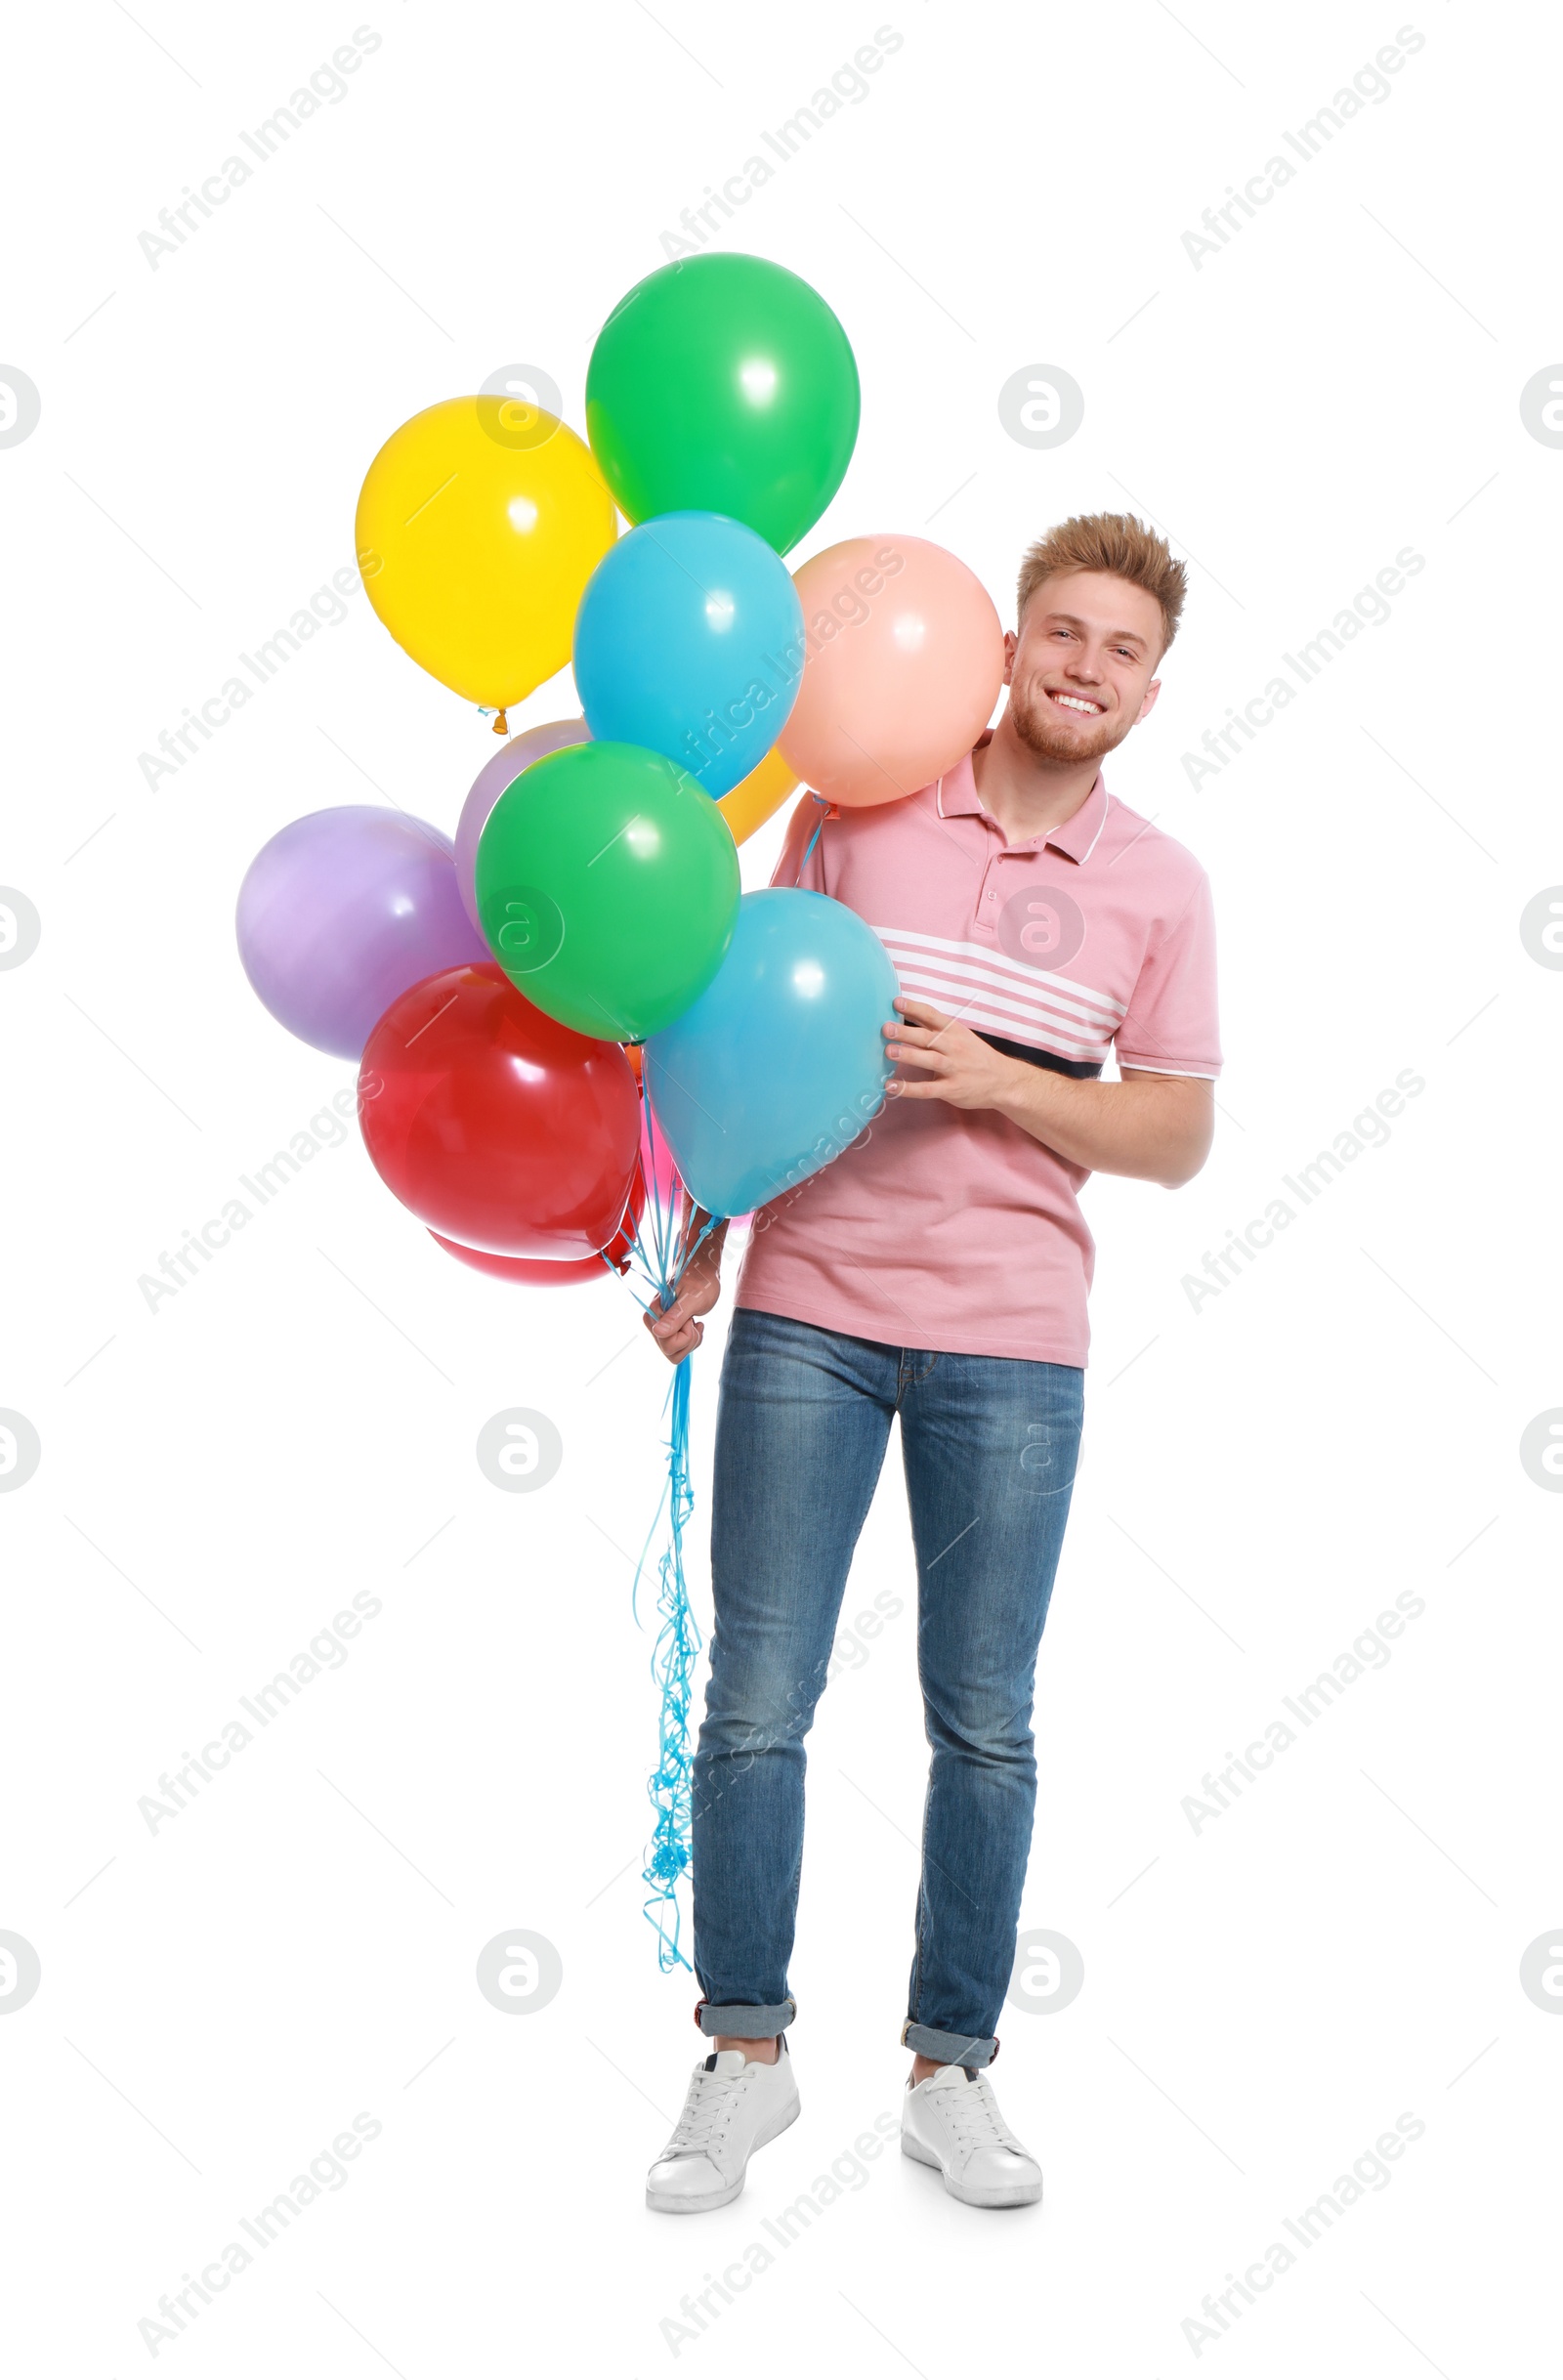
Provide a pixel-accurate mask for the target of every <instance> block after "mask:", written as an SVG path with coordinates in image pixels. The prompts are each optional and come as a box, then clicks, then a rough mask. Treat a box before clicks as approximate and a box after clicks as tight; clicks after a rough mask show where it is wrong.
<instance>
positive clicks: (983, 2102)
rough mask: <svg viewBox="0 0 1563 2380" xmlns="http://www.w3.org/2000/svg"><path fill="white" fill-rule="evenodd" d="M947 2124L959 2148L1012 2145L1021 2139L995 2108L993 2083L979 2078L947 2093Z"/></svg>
mask: <svg viewBox="0 0 1563 2380" xmlns="http://www.w3.org/2000/svg"><path fill="white" fill-rule="evenodd" d="M950 2130H951V2131H952V2132H953V2133H954V2135H955V2139H956V2142H957V2144H958V2145H959V2146H960V2147H962V2148H1012V2149H1014V2150H1015V2151H1016V2152H1017V2154H1019V2153H1020V2143H1019V2142H1018V2141H1017V2140H1016V2139H1014V2137H1013V2136H1012V2134H1011V2132H1010V2130H1009V2127H1008V2125H1007V2124H1006V2123H1005V2121H1004V2119H1003V2117H1002V2116H1001V2115H1000V2114H999V2112H998V2102H997V2101H996V2100H995V2099H994V2097H993V2085H992V2083H989V2082H985V2081H978V2082H975V2083H973V2084H972V2085H971V2086H970V2088H969V2089H968V2090H965V2091H952V2092H951V2093H950Z"/></svg>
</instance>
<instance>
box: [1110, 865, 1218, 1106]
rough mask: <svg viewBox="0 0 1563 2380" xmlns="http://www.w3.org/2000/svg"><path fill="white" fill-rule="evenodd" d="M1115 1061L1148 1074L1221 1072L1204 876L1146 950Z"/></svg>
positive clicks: (1212, 932) (1210, 912)
mask: <svg viewBox="0 0 1563 2380" xmlns="http://www.w3.org/2000/svg"><path fill="white" fill-rule="evenodd" d="M1117 1052H1118V1062H1119V1065H1120V1066H1133V1067H1138V1068H1140V1069H1142V1070H1143V1071H1144V1072H1145V1073H1147V1074H1157V1075H1203V1076H1204V1077H1205V1078H1206V1080H1207V1081H1209V1082H1212V1083H1213V1082H1214V1081H1215V1079H1216V1077H1217V1076H1218V1075H1219V1074H1220V1072H1221V1039H1220V1032H1219V1028H1218V1025H1217V1020H1216V1000H1215V916H1214V911H1213V908H1212V904H1211V900H1210V885H1209V879H1208V878H1207V877H1206V876H1204V875H1203V874H1202V876H1201V877H1200V881H1199V883H1198V884H1197V885H1196V886H1195V889H1194V892H1193V893H1192V895H1191V896H1190V898H1189V901H1188V902H1187V904H1186V906H1185V907H1184V909H1183V911H1182V914H1180V915H1179V916H1178V917H1177V918H1176V920H1175V921H1174V922H1173V923H1172V924H1171V925H1169V926H1168V927H1167V929H1166V932H1165V933H1164V934H1163V935H1162V939H1161V941H1160V942H1157V943H1154V944H1153V945H1152V947H1151V948H1150V950H1148V951H1147V953H1146V955H1145V958H1144V961H1143V963H1142V964H1141V967H1140V972H1139V975H1138V978H1137V979H1136V982H1135V986H1134V990H1133V992H1132V993H1131V995H1130V997H1129V1004H1128V1010H1127V1013H1126V1014H1125V1016H1124V1018H1123V1022H1122V1023H1121V1025H1119V1029H1118V1034H1117Z"/></svg>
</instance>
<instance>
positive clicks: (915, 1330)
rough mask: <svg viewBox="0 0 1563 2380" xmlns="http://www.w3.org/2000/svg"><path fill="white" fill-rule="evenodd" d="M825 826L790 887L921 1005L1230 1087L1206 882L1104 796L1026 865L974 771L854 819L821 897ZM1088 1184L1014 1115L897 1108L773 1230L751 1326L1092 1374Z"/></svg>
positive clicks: (1025, 1039)
mask: <svg viewBox="0 0 1563 2380" xmlns="http://www.w3.org/2000/svg"><path fill="white" fill-rule="evenodd" d="M986 740H987V739H986V738H984V739H983V741H984V742H986ZM821 815H822V813H821V810H820V808H819V805H818V804H817V803H816V802H814V801H811V800H808V799H807V798H805V799H804V800H802V801H800V802H799V803H798V805H797V808H796V811H795V813H794V816H793V819H792V822H791V826H790V829H789V830H788V834H787V838H786V843H785V845H784V847H783V850H782V854H781V860H780V862H779V863H778V866H777V870H776V873H775V875H774V876H773V877H772V879H771V880H772V882H773V883H774V884H793V883H797V882H801V883H802V884H803V885H804V886H805V887H806V888H808V889H809V890H812V891H814V892H823V893H828V894H829V895H830V896H831V898H832V899H833V900H836V901H841V902H844V903H845V905H846V907H847V908H848V909H853V910H856V911H857V913H858V914H859V916H860V917H862V918H864V919H865V920H866V923H867V924H869V925H871V926H872V927H873V930H874V932H875V933H876V934H877V935H878V936H879V939H880V941H881V942H882V943H883V944H884V946H885V948H886V950H887V951H888V952H889V954H890V956H891V959H892V960H893V961H894V964H895V969H896V973H897V975H898V976H899V978H900V981H901V989H902V991H903V993H905V994H906V995H908V997H910V998H915V999H926V1000H931V1001H933V1002H934V1004H935V1005H936V1006H938V1007H940V1008H942V1009H943V1010H944V1012H945V1014H946V1015H947V1016H955V1017H958V1018H959V1019H960V1020H961V1021H962V1023H964V1024H966V1025H969V1026H970V1027H971V1028H972V1030H973V1031H974V1032H977V1033H982V1034H985V1035H987V1036H988V1037H989V1038H990V1039H992V1040H996V1041H1001V1042H1008V1043H1009V1044H1011V1046H1012V1048H1016V1049H1026V1050H1035V1051H1038V1052H1044V1053H1046V1058H1047V1061H1048V1062H1049V1063H1050V1064H1051V1065H1052V1066H1053V1067H1054V1068H1055V1070H1058V1071H1063V1072H1066V1073H1069V1074H1072V1075H1082V1076H1083V1075H1095V1074H1098V1073H1100V1071H1101V1068H1102V1065H1103V1062H1104V1061H1105V1060H1106V1059H1107V1057H1108V1056H1109V1055H1110V1053H1112V1052H1115V1051H1116V1053H1117V1056H1118V1060H1119V1064H1120V1065H1122V1066H1131V1067H1138V1068H1143V1069H1145V1070H1146V1071H1148V1072H1151V1073H1155V1074H1172V1075H1201V1076H1204V1077H1206V1078H1208V1079H1210V1080H1214V1078H1215V1077H1216V1076H1217V1075H1218V1074H1219V1073H1220V1071H1221V1054H1220V1046H1219V1042H1218V1041H1217V1035H1216V1006H1215V948H1214V935H1213V931H1212V924H1211V914H1210V891H1209V885H1208V883H1207V881H1206V878H1205V875H1204V870H1203V869H1202V868H1201V867H1200V865H1199V863H1198V861H1197V860H1196V859H1195V858H1194V857H1193V855H1192V854H1191V853H1189V852H1187V851H1185V850H1184V848H1183V846H1182V845H1181V843H1175V842H1174V841H1173V840H1172V838H1171V836H1170V835H1166V834H1161V833H1159V832H1158V831H1157V829H1156V828H1155V827H1153V826H1152V825H1151V824H1150V823H1149V821H1148V820H1146V819H1143V818H1140V817H1138V816H1137V815H1136V813H1135V812H1134V811H1132V810H1129V809H1126V808H1125V807H1124V805H1123V804H1122V803H1121V802H1119V801H1115V800H1114V799H1113V797H1112V795H1111V794H1110V793H1109V792H1108V790H1107V786H1106V785H1105V784H1104V782H1103V780H1102V779H1101V778H1100V777H1098V779H1097V781H1096V784H1095V786H1093V787H1092V789H1091V791H1090V793H1089V794H1088V795H1087V797H1086V799H1085V802H1084V804H1083V805H1082V807H1081V808H1080V809H1078V810H1077V812H1076V814H1075V816H1074V817H1073V818H1072V819H1070V820H1069V821H1068V822H1067V823H1066V824H1065V825H1064V826H1062V827H1058V828H1055V829H1053V831H1052V832H1051V833H1048V834H1040V835H1036V836H1035V837H1034V838H1033V840H1032V841H1030V842H1028V843H1017V844H1014V845H1007V844H1006V843H1005V840H1004V834H1003V829H1002V828H1000V827H999V826H998V825H997V824H996V823H995V821H994V820H993V819H992V818H990V816H989V815H988V812H987V811H986V810H985V809H984V808H983V806H982V804H981V802H980V801H979V800H978V797H977V787H976V784H975V782H974V780H973V776H972V766H971V759H970V756H969V755H968V757H967V758H966V759H964V760H962V761H961V762H960V763H959V764H958V765H957V766H956V767H955V768H953V769H951V770H950V771H949V773H948V774H947V775H946V776H945V777H943V778H941V779H940V781H939V783H938V784H937V785H931V786H924V787H923V789H922V791H921V792H919V793H913V794H911V795H909V796H908V798H907V799H906V800H904V801H895V802H885V803H882V804H880V805H878V806H876V807H874V808H872V809H866V810H844V811H841V812H840V813H838V814H832V815H830V816H829V817H828V818H827V819H826V823H825V825H824V829H823V830H822V832H821V834H820V838H819V840H818V842H817V843H816V844H815V847H814V850H813V852H812V854H811V855H810V857H809V860H808V863H807V865H806V866H805V867H804V868H803V871H802V875H801V877H800V875H799V862H800V860H801V859H802V857H803V853H804V850H805V848H806V846H807V844H808V841H809V837H810V836H811V835H812V834H813V832H814V829H815V827H816V825H817V824H818V822H819V820H820V817H821ZM911 1079H912V1080H918V1079H922V1080H926V1079H927V1078H917V1077H915V1076H913V1077H912V1078H911ZM1086 1179H1087V1173H1086V1170H1085V1169H1084V1168H1082V1167H1079V1166H1073V1165H1070V1164H1068V1163H1067V1162H1066V1161H1065V1160H1064V1159H1063V1158H1061V1157H1057V1156H1055V1155H1054V1153H1053V1152H1052V1150H1051V1149H1047V1148H1044V1147H1043V1146H1042V1144H1041V1142H1040V1141H1038V1140H1034V1139H1033V1138H1032V1136H1031V1134H1030V1133H1029V1132H1024V1131H1022V1130H1021V1127H1020V1126H1019V1125H1017V1124H1011V1123H1010V1122H1009V1121H1008V1120H1007V1118H1005V1117H1002V1116H999V1115H996V1114H994V1113H993V1110H992V1109H986V1110H984V1109H979V1110H973V1111H967V1110H965V1109H961V1108H955V1107H950V1106H949V1105H947V1103H946V1102H945V1101H944V1100H939V1099H926V1100H924V1099H914V1100H894V1099H892V1100H890V1101H888V1102H887V1103H886V1105H885V1108H884V1110H883V1112H882V1114H880V1115H879V1116H877V1117H875V1119H874V1121H873V1123H872V1124H871V1125H870V1126H868V1128H867V1129H866V1131H865V1132H863V1133H862V1134H861V1135H860V1136H859V1138H858V1139H857V1140H855V1141H854V1142H853V1144H852V1146H851V1147H850V1148H849V1149H848V1150H846V1151H845V1153H844V1154H843V1155H842V1156H840V1157H838V1158H837V1159H836V1160H835V1162H834V1163H833V1164H831V1165H827V1166H825V1167H824V1169H822V1170H821V1171H820V1172H818V1173H816V1174H813V1175H811V1177H810V1178H809V1180H808V1181H806V1182H804V1183H802V1184H801V1185H800V1186H799V1187H798V1188H797V1189H796V1190H793V1191H790V1192H788V1193H786V1194H785V1195H784V1196H783V1197H782V1198H780V1199H776V1200H774V1201H773V1202H772V1203H771V1205H770V1206H769V1207H764V1208H761V1209H760V1211H758V1212H757V1214H756V1215H755V1218H754V1225H753V1232H752V1236H751V1238H750V1241H749V1245H748V1247H747V1249H746V1251H745V1253H744V1257H743V1264H742V1269H741V1271H740V1273H739V1284H738V1290H737V1293H736V1302H737V1303H738V1304H739V1305H740V1306H757V1307H759V1308H760V1309H761V1310H762V1311H764V1312H767V1313H772V1314H786V1315H790V1316H791V1317H792V1318H793V1319H794V1320H796V1321H799V1322H812V1323H815V1324H818V1325H820V1326H821V1327H823V1328H824V1329H825V1330H829V1331H844V1332H847V1333H849V1334H850V1335H851V1336H852V1337H854V1338H858V1339H878V1340H881V1341H884V1342H886V1343H888V1344H890V1345H892V1346H904V1347H915V1348H925V1349H930V1350H931V1349H941V1350H945V1351H948V1352H949V1353H950V1354H957V1355H1011V1356H1023V1357H1027V1358H1030V1359H1032V1360H1033V1361H1036V1362H1042V1363H1053V1364H1079V1365H1082V1364H1083V1363H1084V1362H1085V1357H1086V1349H1087V1346H1088V1344H1089V1330H1088V1326H1087V1322H1086V1311H1085V1301H1086V1294H1087V1292H1088V1290H1089V1288H1090V1283H1091V1271H1092V1261H1093V1257H1094V1253H1095V1251H1094V1243H1093V1242H1092V1239H1091V1235H1090V1233H1089V1231H1088V1230H1087V1229H1086V1226H1085V1218H1084V1216H1083V1215H1082V1214H1081V1213H1080V1210H1079V1199H1078V1193H1079V1190H1080V1186H1081V1184H1082V1183H1083V1182H1084V1181H1085V1180H1086Z"/></svg>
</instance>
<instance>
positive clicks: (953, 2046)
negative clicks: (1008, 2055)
mask: <svg viewBox="0 0 1563 2380" xmlns="http://www.w3.org/2000/svg"><path fill="white" fill-rule="evenodd" d="M901 2040H902V2046H903V2048H905V2049H908V2050H912V2051H914V2052H915V2053H916V2055H917V2056H918V2057H919V2058H931V2059H933V2061H934V2062H935V2063H936V2064H937V2065H941V2066H991V2065H992V2064H993V2060H994V2059H995V2058H996V2057H997V2056H998V2037H997V2035H996V2034H995V2033H941V2032H937V2031H936V2030H935V2029H934V2027H933V2026H932V2025H931V2024H915V2023H913V2021H912V2019H910V2018H909V2017H908V2019H907V2021H906V2023H905V2024H904V2025H903V2026H902V2028H901Z"/></svg>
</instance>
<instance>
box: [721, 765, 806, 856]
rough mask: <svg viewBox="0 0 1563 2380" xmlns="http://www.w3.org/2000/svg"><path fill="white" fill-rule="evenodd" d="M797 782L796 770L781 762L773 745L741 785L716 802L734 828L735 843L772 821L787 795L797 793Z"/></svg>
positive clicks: (741, 841)
mask: <svg viewBox="0 0 1563 2380" xmlns="http://www.w3.org/2000/svg"><path fill="white" fill-rule="evenodd" d="M797 783H798V773H797V770H796V769H794V768H793V767H792V766H791V764H790V763H789V762H787V761H785V760H783V759H782V757H781V751H780V750H779V748H778V747H777V745H776V744H772V746H771V749H770V750H769V751H768V752H767V753H766V755H765V758H764V759H763V760H762V761H761V763H760V765H759V767H758V768H757V769H751V770H750V771H749V773H748V775H747V777H745V778H744V779H743V780H742V782H741V784H739V785H736V786H734V787H733V790H732V792H731V793H724V794H723V795H722V796H721V798H720V800H719V801H718V802H717V805H716V806H717V808H718V809H719V810H720V811H721V813H722V816H723V817H724V818H725V819H726V820H727V823H728V825H729V826H730V827H731V828H732V829H733V840H734V841H735V843H743V842H746V841H747V840H748V838H749V836H750V835H751V834H752V833H753V832H754V830H755V829H756V828H757V827H763V826H764V825H765V822H766V820H767V819H768V818H774V817H775V815H776V813H777V811H778V810H780V809H781V804H782V803H783V802H784V801H785V800H786V797H787V795H788V794H789V793H791V792H794V791H795V790H796V788H797Z"/></svg>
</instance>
